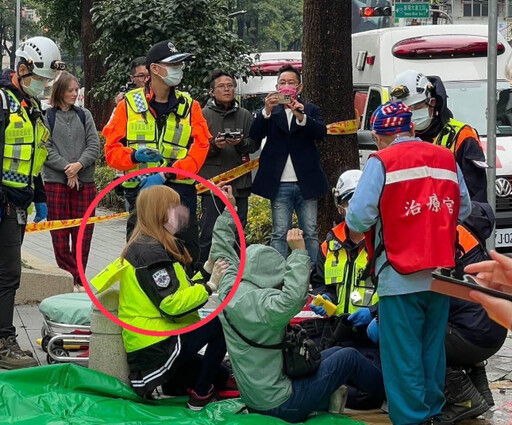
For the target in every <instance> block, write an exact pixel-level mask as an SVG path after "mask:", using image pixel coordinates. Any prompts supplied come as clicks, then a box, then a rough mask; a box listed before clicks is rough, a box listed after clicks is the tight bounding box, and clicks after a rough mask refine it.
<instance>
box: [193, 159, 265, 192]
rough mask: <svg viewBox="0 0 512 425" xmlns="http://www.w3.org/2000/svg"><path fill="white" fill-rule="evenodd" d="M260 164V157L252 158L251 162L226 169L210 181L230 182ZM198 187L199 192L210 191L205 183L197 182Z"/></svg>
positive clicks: (215, 182)
mask: <svg viewBox="0 0 512 425" xmlns="http://www.w3.org/2000/svg"><path fill="white" fill-rule="evenodd" d="M259 165H260V159H259V158H256V159H251V160H250V161H249V162H246V163H245V164H242V165H239V166H238V167H235V168H233V169H231V170H229V171H226V172H225V173H222V174H219V175H218V176H215V177H213V178H211V179H210V180H209V181H211V182H212V183H213V184H219V183H221V182H224V183H228V182H230V181H233V180H235V179H237V178H238V177H241V176H243V175H244V174H247V173H249V172H251V171H252V170H255V169H256V168H258V167H259ZM196 189H197V193H198V194H201V193H204V192H208V191H209V190H210V189H208V188H207V187H206V186H205V185H203V184H197V185H196Z"/></svg>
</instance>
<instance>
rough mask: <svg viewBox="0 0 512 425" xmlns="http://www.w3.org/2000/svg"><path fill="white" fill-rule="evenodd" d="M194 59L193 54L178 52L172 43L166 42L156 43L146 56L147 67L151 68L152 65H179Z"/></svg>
mask: <svg viewBox="0 0 512 425" xmlns="http://www.w3.org/2000/svg"><path fill="white" fill-rule="evenodd" d="M194 59H195V56H194V55H193V54H192V53H181V52H178V49H176V46H174V44H173V43H172V41H170V40H165V41H160V42H159V43H156V44H155V45H154V46H153V47H151V49H149V52H148V54H147V55H146V66H147V67H148V68H149V66H150V65H151V64H152V63H179V62H183V61H191V60H194Z"/></svg>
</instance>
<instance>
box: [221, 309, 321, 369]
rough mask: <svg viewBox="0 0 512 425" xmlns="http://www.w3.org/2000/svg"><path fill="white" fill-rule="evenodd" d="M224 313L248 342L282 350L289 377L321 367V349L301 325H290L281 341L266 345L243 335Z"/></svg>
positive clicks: (258, 346) (252, 344) (225, 315)
mask: <svg viewBox="0 0 512 425" xmlns="http://www.w3.org/2000/svg"><path fill="white" fill-rule="evenodd" d="M223 314H224V318H225V319H226V322H227V323H228V325H229V326H230V327H231V328H232V329H233V330H234V331H235V333H236V334H237V335H238V336H239V337H240V338H241V339H242V340H243V341H244V342H245V343H246V344H249V345H250V346H251V347H255V348H263V349H267V350H282V351H283V363H284V364H283V367H284V373H285V374H286V375H287V376H288V377H290V378H302V377H304V376H309V375H312V374H314V373H315V372H316V371H317V370H318V368H319V367H320V362H321V356H320V351H319V350H318V348H317V346H316V344H315V343H314V342H313V340H311V339H310V338H309V337H308V334H307V332H306V330H305V329H302V328H301V327H300V326H299V325H295V326H291V325H289V326H288V327H287V328H286V333H285V336H284V339H283V341H282V342H281V343H279V344H272V345H264V344H259V343H257V342H255V341H252V340H250V339H249V338H247V337H245V336H244V335H242V333H241V332H240V331H239V330H238V329H237V328H235V326H234V325H233V323H231V321H230V320H229V318H228V315H227V313H226V311H224V312H223Z"/></svg>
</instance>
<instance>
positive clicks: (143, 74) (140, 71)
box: [130, 65, 149, 88]
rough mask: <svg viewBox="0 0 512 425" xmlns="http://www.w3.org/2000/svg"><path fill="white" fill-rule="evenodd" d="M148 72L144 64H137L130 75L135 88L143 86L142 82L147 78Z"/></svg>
mask: <svg viewBox="0 0 512 425" xmlns="http://www.w3.org/2000/svg"><path fill="white" fill-rule="evenodd" d="M148 76H149V72H148V70H147V68H146V65H139V66H138V67H137V68H135V73H134V74H133V75H131V76H130V79H131V80H132V83H133V84H135V85H136V86H137V88H141V87H144V83H145V82H146V80H147V79H148Z"/></svg>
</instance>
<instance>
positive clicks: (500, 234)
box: [496, 229, 512, 248]
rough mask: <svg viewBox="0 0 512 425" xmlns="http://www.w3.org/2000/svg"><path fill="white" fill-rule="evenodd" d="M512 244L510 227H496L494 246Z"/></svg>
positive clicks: (499, 246) (502, 246)
mask: <svg viewBox="0 0 512 425" xmlns="http://www.w3.org/2000/svg"><path fill="white" fill-rule="evenodd" d="M509 246H512V229H496V248H505V247H509Z"/></svg>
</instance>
